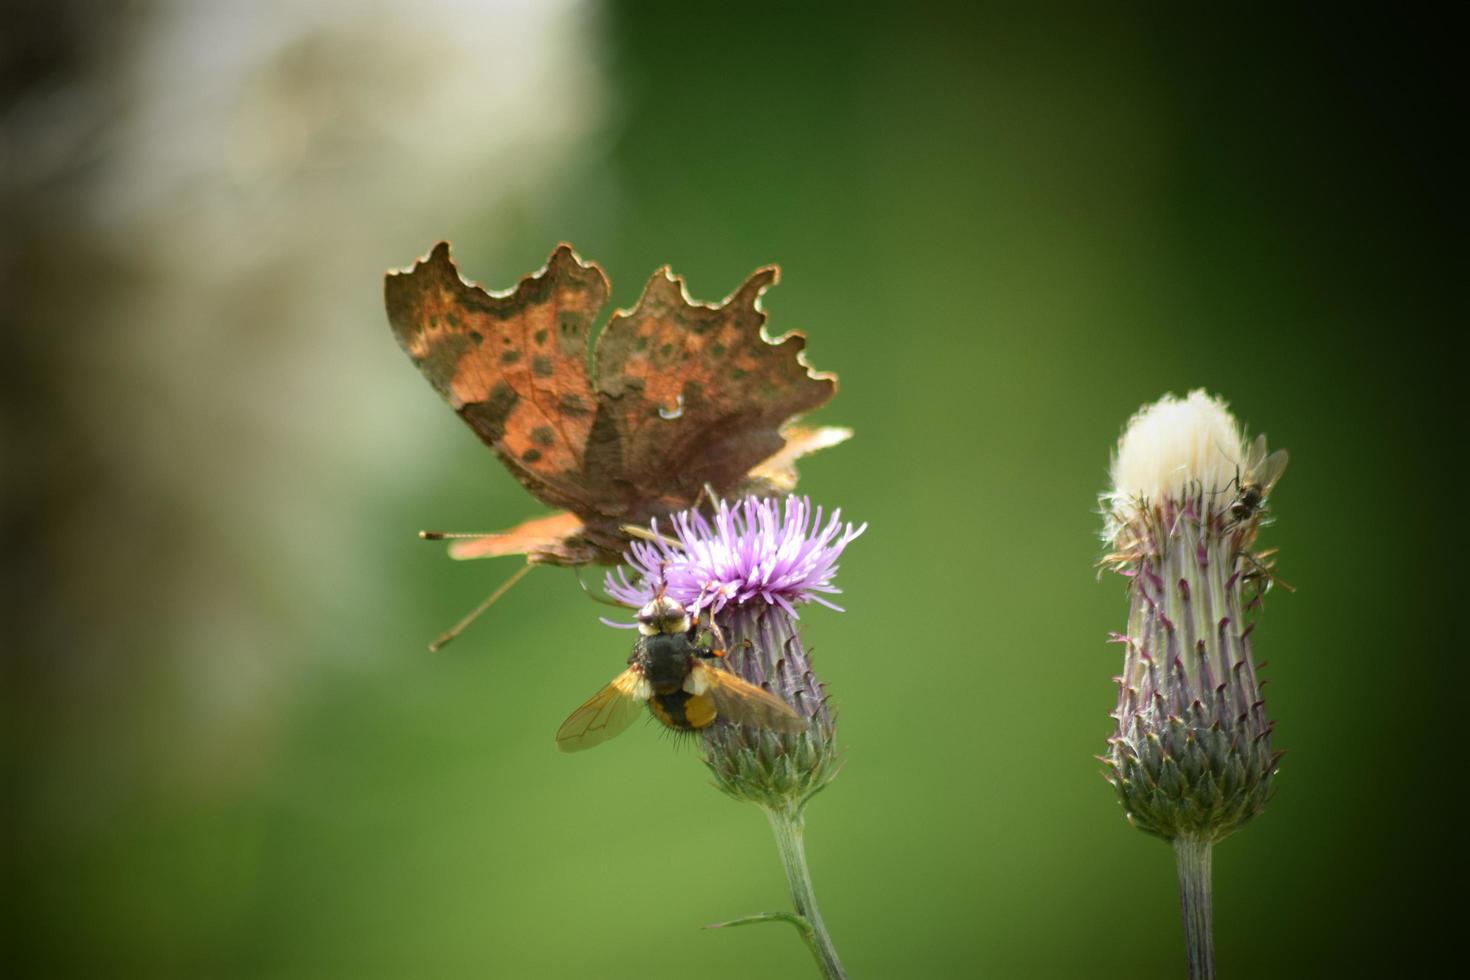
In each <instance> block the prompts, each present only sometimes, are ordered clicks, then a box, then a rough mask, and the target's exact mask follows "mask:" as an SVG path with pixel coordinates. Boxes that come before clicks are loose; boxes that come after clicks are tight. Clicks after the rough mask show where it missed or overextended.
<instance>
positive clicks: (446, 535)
mask: <svg viewBox="0 0 1470 980" xmlns="http://www.w3.org/2000/svg"><path fill="white" fill-rule="evenodd" d="M493 533H494V532H493V531H420V532H419V540H420V541H452V540H454V539H455V538H486V537H489V536H490V535H491V534H493Z"/></svg>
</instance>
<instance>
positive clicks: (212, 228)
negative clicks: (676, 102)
mask: <svg viewBox="0 0 1470 980" xmlns="http://www.w3.org/2000/svg"><path fill="white" fill-rule="evenodd" d="M73 13H74V14H75V12H73ZM594 13H595V11H593V10H591V9H589V5H588V4H585V3H581V2H577V0H525V2H507V0H502V2H470V0H462V2H454V0H431V2H415V3H410V4H404V3H354V2H347V0H335V2H324V3H323V2H315V3H307V4H301V3H291V2H284V0H276V2H268V3H246V2H229V0H212V2H193V0H189V2H185V0H176V2H172V3H154V4H144V5H142V6H140V7H136V8H134V9H133V10H131V11H130V13H129V15H128V16H129V17H132V18H133V19H131V20H127V21H124V20H122V19H121V17H120V15H114V18H113V23H112V27H111V29H107V30H100V29H99V30H96V31H93V34H92V36H90V37H87V35H86V34H85V32H82V36H83V37H85V38H86V43H87V45H88V50H87V51H86V53H85V54H84V55H83V56H82V57H81V58H80V60H81V62H82V63H84V64H85V65H86V66H87V69H86V71H85V72H83V73H81V74H80V75H78V76H73V77H70V78H58V79H57V80H56V81H55V82H54V83H50V82H48V83H47V84H45V85H41V86H37V87H35V88H33V89H32V90H31V91H30V92H29V93H28V95H27V97H26V99H24V100H22V101H20V102H18V103H16V104H14V105H12V106H10V107H9V109H8V110H7V111H6V113H5V116H4V117H3V118H0V122H3V123H4V129H3V132H4V134H5V141H4V143H3V144H0V193H3V194H4V195H5V196H7V197H9V198H10V199H11V200H12V201H15V202H17V205H18V206H20V205H24V206H26V207H28V208H30V209H31V214H32V221H31V222H30V224H29V225H28V226H27V229H26V231H25V232H24V234H25V235H27V236H29V239H28V240H27V241H24V242H21V241H18V240H17V239H16V238H12V240H11V241H10V243H9V244H6V245H5V248H6V249H7V251H8V253H9V254H11V255H16V254H24V255H25V256H27V259H26V263H24V268H25V269H26V270H27V271H26V273H25V275H26V276H27V277H29V279H28V280H27V282H26V283H25V284H23V286H24V285H28V286H29V288H31V290H32V291H33V296H32V300H33V301H34V302H33V303H32V306H34V307H35V308H36V310H37V312H36V314H35V315H34V316H33V317H32V318H31V322H29V323H25V324H22V328H23V329H26V330H32V331H36V332H37V333H36V334H35V336H36V337H38V338H41V337H44V338H45V339H44V340H38V341H37V343H38V344H44V345H46V348H45V349H46V351H47V352H48V353H47V354H46V357H48V358H52V360H53V361H54V362H55V363H56V364H58V365H60V366H59V367H58V368H57V369H56V372H55V373H56V374H57V375H58V377H57V378H56V379H55V381H56V383H57V384H60V385H61V386H62V388H63V392H62V394H61V396H60V399H61V401H62V403H63V407H62V409H61V411H62V412H64V413H65V415H66V418H65V419H64V420H61V421H52V422H51V423H50V424H52V425H55V426H79V427H81V428H82V429H83V430H84V431H85V433H86V439H85V443H86V444H87V445H88V446H89V447H90V448H91V451H93V452H95V453H96V456H97V459H96V460H95V465H94V467H92V469H94V470H95V472H96V474H97V477H96V480H95V482H89V480H88V479H86V478H82V479H80V480H79V479H74V478H73V477H71V476H66V477H65V479H64V480H62V479H61V478H60V477H58V476H57V474H58V473H66V472H68V471H66V470H65V469H64V468H63V469H57V470H54V471H50V472H49V475H48V471H47V469H46V468H47V466H48V463H47V461H46V460H44V459H40V460H38V459H36V457H37V455H38V451H37V450H36V449H35V447H34V446H31V447H30V448H17V449H16V451H15V460H16V462H17V463H19V461H20V460H21V459H22V458H26V459H28V460H29V461H30V462H31V464H32V465H34V466H35V467H36V471H37V474H38V476H39V480H40V481H46V480H51V481H52V482H66V483H77V482H81V483H84V484H86V486H83V487H79V488H78V493H79V496H80V500H79V501H78V504H77V506H74V507H68V508H66V509H65V511H64V513H61V514H59V515H57V514H50V515H49V516H48V517H47V518H46V519H47V520H48V521H50V522H51V527H50V528H49V530H48V531H47V532H46V533H45V537H46V543H45V545H44V547H45V548H46V549H47V551H48V552H49V553H50V554H49V556H48V563H49V564H50V565H52V566H53V567H55V568H58V569H64V570H65V572H64V575H65V581H62V582H59V583H58V585H57V588H55V589H52V590H50V592H48V594H47V597H46V603H48V604H49V605H48V606H47V607H45V608H38V609H35V610H33V613H34V614H35V615H36V616H37V618H38V619H39V620H42V621H45V622H49V623H51V624H54V626H53V627H46V629H53V628H54V629H55V630H57V631H58V632H57V633H56V634H55V635H56V639H55V645H56V646H57V647H63V648H68V647H69V648H72V653H74V654H75V655H76V656H77V657H78V659H79V661H84V660H86V658H87V657H89V656H90V657H92V659H93V660H97V661H106V660H108V658H109V657H113V656H115V657H116V658H122V663H113V664H111V666H109V667H106V668H102V669H101V670H100V676H101V677H102V678H105V679H103V680H99V681H98V682H97V684H96V685H94V686H97V687H99V688H102V689H101V690H99V691H98V692H97V695H96V697H97V700H98V702H99V704H102V705H105V704H106V703H107V702H108V700H109V699H110V698H113V693H112V692H111V691H109V690H107V688H109V687H111V686H112V684H113V683H114V682H115V681H117V680H118V678H127V677H131V676H134V672H135V671H138V670H142V669H147V664H146V659H147V658H157V659H158V660H159V661H161V662H163V663H165V664H166V665H167V667H166V669H165V674H166V675H167V676H169V677H170V678H171V679H170V681H169V683H175V682H177V683H180V684H181V685H182V689H181V690H180V691H179V693H180V695H182V696H180V697H178V698H177V699H176V700H177V704H178V706H179V709H180V710H182V711H185V712H186V713H189V714H190V715H191V717H188V718H177V719H171V721H170V724H175V725H183V726H185V727H184V728H182V729H180V730H181V731H186V732H187V733H188V735H187V738H186V739H183V741H185V742H194V743H197V744H194V745H188V744H186V745H182V746H178V745H176V746H174V748H175V750H176V751H182V752H184V753H189V752H199V753H202V754H201V755H200V756H199V758H197V759H196V760H195V761H196V762H199V763H204V766H203V768H207V764H208V760H209V759H212V758H224V757H229V758H230V759H231V760H232V761H233V762H238V761H241V756H242V755H247V754H249V752H250V751H251V750H252V749H255V748H258V747H260V746H261V743H262V742H269V740H270V739H269V735H268V734H267V733H268V732H269V730H270V729H271V727H272V724H273V718H274V717H275V715H276V712H275V709H274V707H273V705H277V704H279V703H280V702H281V701H282V699H283V696H284V694H285V693H286V691H285V690H283V688H285V687H289V682H290V678H291V676H292V674H293V671H294V670H295V668H296V667H297V666H299V665H298V664H296V663H293V662H295V661H300V660H302V659H303V658H309V657H314V656H334V655H340V656H346V657H351V656H354V655H358V653H359V651H360V649H361V648H360V647H356V646H355V643H354V641H356V640H360V639H362V638H363V634H364V633H368V634H370V633H371V631H372V630H373V629H374V623H373V621H372V619H371V616H367V617H364V616H363V615H362V612H361V609H362V604H363V603H364V601H367V602H371V601H372V600H373V599H374V598H375V590H376V592H377V593H378V594H377V596H376V597H377V598H381V599H383V600H384V601H385V602H386V601H387V599H388V596H386V595H384V594H382V593H384V591H385V590H387V589H389V588H390V583H391V576H390V575H387V574H385V572H386V571H387V570H384V569H381V568H378V567H376V563H380V559H378V558H377V557H376V556H378V555H380V554H381V549H382V541H383V539H384V538H385V537H387V536H389V535H392V536H404V535H408V534H411V532H412V530H413V529H412V528H409V527H392V528H384V527H381V526H374V525H373V523H372V521H373V518H374V516H375V515H373V514H371V513H370V510H371V508H372V507H373V506H374V505H376V506H377V507H379V508H381V507H382V506H383V501H384V500H385V499H392V498H393V497H394V495H395V494H400V493H407V492H408V490H409V489H410V488H412V487H421V485H422V483H423V480H424V477H423V475H422V474H423V471H424V470H425V469H427V468H429V467H430V464H431V462H432V461H434V460H436V459H438V460H439V461H440V462H441V464H442V459H443V457H444V455H445V454H446V453H449V452H470V451H473V450H472V448H471V443H472V440H470V439H468V437H465V438H461V439H459V440H457V441H450V439H451V435H450V434H451V433H453V428H452V426H451V425H450V424H448V423H446V421H445V420H446V419H447V420H448V422H452V421H453V420H452V416H451V415H450V414H449V411H448V409H447V408H444V407H443V406H442V405H439V404H436V401H435V399H434V398H433V396H432V395H431V393H429V391H428V389H427V386H426V384H425V383H424V382H423V380H422V379H421V378H420V377H419V376H418V374H417V372H416V371H414V369H413V368H412V366H411V365H410V364H409V363H408V361H407V359H406V358H405V357H404V356H403V355H402V354H401V353H400V352H399V351H398V349H397V348H396V345H395V344H394V342H393V339H392V335H391V333H390V331H389V329H388V326H387V323H386V321H385V318H384V314H383V309H382V285H381V283H382V275H383V272H384V271H385V270H386V269H387V268H389V267H399V266H403V265H406V264H408V263H410V262H412V261H413V260H414V259H415V258H416V257H417V256H418V255H420V254H422V253H423V252H426V251H427V250H428V249H429V247H430V246H431V245H432V244H433V243H434V242H435V241H437V240H438V239H440V238H451V239H458V240H460V241H464V240H467V239H468V240H472V241H473V242H475V243H476V244H477V245H478V246H479V247H481V248H487V247H488V248H492V249H493V248H494V247H496V228H495V225H496V222H495V220H494V216H495V214H496V212H497V209H503V208H507V207H509V208H512V209H513V208H515V207H516V206H517V204H516V202H518V201H520V202H524V201H526V200H527V199H535V198H536V197H537V196H538V195H551V194H554V193H555V190H556V187H557V182H558V178H559V175H561V174H563V173H564V172H565V170H566V167H567V161H569V160H576V159H577V156H578V150H579V148H580V147H582V146H583V145H584V143H585V141H587V140H588V139H589V138H591V137H593V136H594V135H595V134H596V132H597V130H598V128H599V127H600V126H601V125H602V124H603V120H604V119H605V113H606V109H607V106H606V104H605V99H604V85H603V82H602V79H601V77H600V76H601V69H600V65H599V54H598V52H597V50H596V45H595V39H596V23H595V17H594ZM27 200H29V204H26V201H27ZM11 234H12V235H15V236H18V235H20V234H21V233H20V232H18V231H17V229H16V226H12V229H11ZM552 244H554V242H551V241H548V242H547V243H546V245H547V248H548V249H549V248H550V246H551V245H552ZM36 269H39V270H41V271H40V273H39V275H40V276H41V277H42V278H41V279H40V280H37V279H36V277H35V275H34V274H33V273H34V271H35V270H36ZM488 271H490V272H493V271H494V270H488ZM527 271H529V269H516V270H511V271H509V272H508V273H507V275H506V277H505V278H506V280H507V281H506V282H505V283H499V285H507V284H509V282H511V281H513V280H514V278H516V277H517V276H519V275H520V274H522V273H524V272H527ZM471 274H472V273H471ZM38 297H39V299H38ZM53 354H54V357H53ZM7 424H8V425H16V424H20V425H21V426H22V428H21V429H19V430H17V431H19V432H27V431H30V432H32V433H35V432H40V431H42V430H40V429H35V430H28V427H27V425H26V423H25V422H24V420H22V421H21V422H20V423H17V422H16V420H13V419H12V420H7ZM38 424H39V423H38ZM453 434H458V433H453ZM7 441H10V440H7ZM24 441H25V440H24V439H21V438H19V437H17V439H16V440H15V445H16V446H17V447H21V443H22V442H24ZM32 441H33V442H41V441H44V437H43V436H41V435H35V436H34V438H33V439H32ZM385 461H388V462H386V463H385ZM83 469H86V468H83ZM394 481H397V484H396V485H395V483H394ZM89 493H90V494H91V495H90V496H88V494H89ZM37 497H38V499H46V497H49V498H52V499H54V497H55V494H54V492H52V490H50V489H48V490H47V491H46V495H45V496H42V495H40V494H37ZM376 516H378V517H379V518H380V517H381V515H380V514H379V515H376ZM425 516H428V515H425ZM510 516H511V517H512V518H518V517H520V516H522V515H520V514H515V515H510ZM491 517H492V515H488V514H487V520H489V519H491ZM379 524H381V520H379ZM386 611H387V610H385V609H383V608H381V607H379V609H378V613H379V614H383V613H386ZM43 631H44V630H43ZM421 639H422V640H427V639H428V637H422V638H421ZM82 646H95V647H96V649H95V650H82V649H77V648H79V647H82ZM89 669H91V668H89ZM114 690H115V689H114ZM151 701H152V699H144V702H143V703H151ZM106 710H112V708H111V707H108V708H107V709H106ZM262 736H264V737H263V738H262Z"/></svg>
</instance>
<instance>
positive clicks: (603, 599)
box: [572, 565, 633, 609]
mask: <svg viewBox="0 0 1470 980" xmlns="http://www.w3.org/2000/svg"><path fill="white" fill-rule="evenodd" d="M572 574H573V575H575V576H577V584H578V585H580V586H581V587H582V591H583V592H585V593H587V598H589V599H591V600H592V601H593V602H600V603H602V604H603V605H604V606H616V607H617V608H618V609H632V608H633V607H632V606H630V605H628V604H627V603H624V602H618V601H617V600H616V599H609V598H608V597H607V596H603V595H598V594H597V593H596V592H593V591H592V590H591V589H589V588H587V583H586V582H584V581H582V566H580V565H573V566H572Z"/></svg>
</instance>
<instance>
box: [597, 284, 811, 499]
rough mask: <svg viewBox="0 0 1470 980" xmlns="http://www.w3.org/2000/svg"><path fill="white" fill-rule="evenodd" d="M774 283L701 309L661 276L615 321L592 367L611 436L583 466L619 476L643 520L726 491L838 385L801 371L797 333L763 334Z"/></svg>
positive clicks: (777, 448)
mask: <svg viewBox="0 0 1470 980" xmlns="http://www.w3.org/2000/svg"><path fill="white" fill-rule="evenodd" d="M776 275H777V273H776V269H775V268H774V267H768V268H764V269H759V270H757V271H756V272H755V273H754V274H752V275H751V277H750V278H749V279H747V280H746V281H745V284H744V285H742V286H741V287H740V288H739V289H738V290H736V291H735V293H734V295H732V296H730V298H729V299H727V300H725V301H724V302H723V303H721V304H720V305H719V306H705V305H702V304H698V303H694V302H692V301H691V300H690V299H689V297H688V294H687V293H686V292H685V291H684V284H683V281H682V280H680V279H678V278H676V277H675V276H673V275H671V274H670V273H669V271H668V269H667V268H664V269H660V270H659V271H658V272H656V273H654V275H653V278H652V279H650V280H649V281H648V285H647V286H646V287H645V288H644V290H643V295H642V297H640V298H639V300H638V304H637V305H636V306H635V307H634V308H633V309H632V310H629V311H626V312H618V313H615V314H614V315H613V317H612V320H611V321H610V322H609V323H608V326H607V329H606V330H604V331H603V332H602V334H601V336H600V337H599V338H598V341H597V350H596V354H595V357H594V364H595V368H596V378H597V391H598V396H599V398H600V399H602V400H603V403H604V410H605V411H608V412H609V413H610V414H611V415H612V417H613V418H614V419H615V420H616V423H617V424H616V430H617V434H618V435H617V439H616V440H615V441H614V440H608V441H603V442H598V443H596V444H594V445H592V446H589V447H588V465H589V467H593V466H598V467H601V466H610V467H617V468H618V469H619V471H620V472H621V473H623V474H625V475H626V477H627V479H628V480H629V481H630V482H631V483H632V484H633V488H634V490H635V491H636V498H635V499H636V502H637V503H638V504H640V505H644V506H645V508H646V509H647V505H654V506H655V507H656V506H658V505H663V506H684V505H687V504H689V503H691V502H692V501H693V500H694V499H695V498H696V497H697V496H698V494H699V491H700V489H701V488H702V487H703V486H704V484H705V483H709V484H711V485H712V486H713V487H714V488H715V489H716V490H717V491H720V492H721V493H729V492H732V491H734V490H736V489H737V488H739V487H740V486H741V485H742V483H743V481H744V480H745V477H746V475H747V472H748V471H749V470H751V469H752V468H754V467H757V466H758V465H759V464H760V463H761V462H762V461H764V460H767V459H770V458H772V457H773V456H778V455H779V454H780V453H781V452H782V450H783V448H784V447H785V445H786V441H785V439H784V438H783V436H782V428H783V426H785V425H786V423H787V422H789V421H790V420H791V419H792V418H793V417H794V416H797V415H801V414H802V413H804V412H809V411H811V410H812V409H814V408H816V407H818V406H819V405H822V404H823V403H825V402H826V401H827V400H828V399H829V398H831V397H832V395H833V393H834V392H835V391H836V390H837V381H836V379H835V378H834V377H832V376H831V375H826V374H819V373H816V372H814V371H812V370H810V369H809V368H808V367H807V365H806V364H805V363H804V361H803V360H802V358H801V352H802V349H803V348H804V347H805V346H806V339H805V338H804V337H802V336H801V335H800V334H797V333H791V334H787V335H786V336H784V337H782V338H780V339H778V340H774V341H772V340H767V339H766V337H765V336H764V335H763V332H762V327H763V326H764V324H765V320H766V315H765V313H764V312H762V311H761V309H760V303H759V298H760V295H761V293H762V292H764V291H765V289H766V288H767V287H768V286H770V285H771V284H772V283H774V282H775V281H776ZM638 516H642V515H641V514H640V515H638Z"/></svg>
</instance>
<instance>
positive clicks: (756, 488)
mask: <svg viewBox="0 0 1470 980" xmlns="http://www.w3.org/2000/svg"><path fill="white" fill-rule="evenodd" d="M781 438H783V439H785V440H786V445H785V446H783V447H782V448H781V451H780V452H778V453H776V454H775V455H773V456H771V457H770V458H769V459H766V460H764V461H762V462H761V463H760V464H759V465H757V466H756V467H755V468H754V469H752V470H751V471H750V473H749V474H747V475H746V479H745V484H744V486H742V487H741V488H740V492H741V493H755V494H757V495H762V496H764V495H768V494H780V493H790V492H791V491H793V490H795V489H796V461H797V460H798V459H800V458H801V457H803V456H806V455H808V454H810V453H814V452H816V451H817V450H819V449H826V448H828V447H830V446H835V445H837V444H839V443H843V442H846V441H847V440H849V439H851V438H852V430H851V429H845V428H842V427H840V426H835V425H821V426H817V427H816V428H810V427H808V426H804V425H788V426H785V427H783V428H782V429H781Z"/></svg>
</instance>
